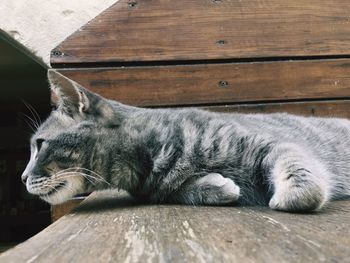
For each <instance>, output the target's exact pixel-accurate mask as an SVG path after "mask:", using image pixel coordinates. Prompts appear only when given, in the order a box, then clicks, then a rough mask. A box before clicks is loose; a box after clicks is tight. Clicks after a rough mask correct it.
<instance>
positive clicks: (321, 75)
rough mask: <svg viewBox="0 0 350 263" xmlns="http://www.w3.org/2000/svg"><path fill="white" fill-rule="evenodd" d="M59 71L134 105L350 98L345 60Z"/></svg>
mask: <svg viewBox="0 0 350 263" xmlns="http://www.w3.org/2000/svg"><path fill="white" fill-rule="evenodd" d="M59 72H61V73H62V74H64V75H66V76H67V77H69V78H71V79H73V80H75V81H77V82H78V83H80V84H82V85H83V86H85V87H86V88H88V89H91V90H92V91H94V92H97V93H99V94H101V95H102V96H105V97H109V98H112V99H115V100H118V101H120V102H123V103H126V104H130V105H138V106H163V105H201V104H212V103H215V104H217V103H221V104H223V103H232V102H235V103H237V102H240V103H242V102H256V101H275V100H279V101H288V100H303V99H320V98H322V99H323V98H347V97H350V59H339V60H317V61H294V62H259V63H237V64H236V63H229V64H205V65H183V66H161V67H130V68H102V69H100V68H88V69H61V70H59Z"/></svg>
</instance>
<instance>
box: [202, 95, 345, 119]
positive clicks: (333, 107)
mask: <svg viewBox="0 0 350 263" xmlns="http://www.w3.org/2000/svg"><path fill="white" fill-rule="evenodd" d="M204 109H206V110H209V111H215V112H239V113H276V112H287V113H291V114H296V115H303V116H314V117H336V118H347V119H350V100H339V101H313V102H289V103H265V104H240V105H224V106H210V107H205V108H204Z"/></svg>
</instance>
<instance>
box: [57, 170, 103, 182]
mask: <svg viewBox="0 0 350 263" xmlns="http://www.w3.org/2000/svg"><path fill="white" fill-rule="evenodd" d="M70 169H77V170H84V171H88V172H90V173H92V174H94V175H96V176H97V177H99V178H100V179H102V180H104V178H103V176H101V175H100V174H98V173H96V172H95V171H92V170H90V169H87V168H83V167H70V168H67V169H64V170H62V171H66V170H70Z"/></svg>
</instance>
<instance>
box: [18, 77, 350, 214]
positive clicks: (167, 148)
mask: <svg viewBox="0 0 350 263" xmlns="http://www.w3.org/2000/svg"><path fill="white" fill-rule="evenodd" d="M49 80H50V82H51V90H52V94H53V96H52V100H53V102H54V104H56V106H57V109H56V110H54V111H52V113H51V115H50V116H49V118H48V119H47V120H46V121H45V122H44V123H43V124H42V125H41V126H40V127H39V129H38V130H37V132H36V133H35V134H34V135H33V137H32V139H31V151H32V154H31V160H30V162H29V164H28V166H27V168H26V170H25V171H24V173H23V175H22V179H23V181H24V182H25V183H26V186H27V189H28V191H29V192H30V193H32V194H35V195H39V196H40V197H41V198H42V199H44V200H46V201H47V202H49V203H52V204H57V203H61V202H64V201H66V200H67V199H69V198H70V197H72V196H74V195H76V194H79V193H82V192H86V191H92V190H96V189H97V190H98V189H105V188H120V189H124V190H127V191H129V192H130V193H131V194H132V195H134V196H135V197H138V198H142V199H143V200H149V201H151V202H156V203H160V202H175V203H182V204H193V205H202V204H203V205H207V204H208V205H221V204H231V203H232V204H234V203H236V204H243V205H255V204H259V205H269V206H270V207H271V208H273V209H278V210H285V211H307V210H315V209H319V208H321V207H322V206H323V205H324V204H325V203H326V202H328V201H330V200H333V199H337V198H343V197H345V196H348V195H350V172H349V171H350V122H349V121H348V120H345V119H336V118H333V119H326V118H311V117H310V118H306V117H298V116H294V115H288V114H234V113H232V114H231V113H230V114H225V113H211V112H206V111H202V110H198V109H142V108H136V107H130V106H126V105H123V104H121V103H118V102H116V101H112V100H107V99H104V98H102V97H100V96H99V95H97V94H94V93H91V92H89V91H87V90H85V89H84V88H83V87H81V86H80V85H79V84H77V83H75V82H73V81H70V80H68V79H66V78H65V77H63V76H62V75H60V74H58V73H56V72H55V71H52V70H50V71H49Z"/></svg>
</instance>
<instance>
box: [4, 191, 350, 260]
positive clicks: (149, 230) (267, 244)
mask: <svg viewBox="0 0 350 263" xmlns="http://www.w3.org/2000/svg"><path fill="white" fill-rule="evenodd" d="M349 215H350V202H349V201H338V202H333V203H331V204H330V205H329V206H328V207H327V208H326V209H324V210H323V211H321V212H319V213H311V214H288V213H283V212H276V211H272V210H269V209H268V208H262V207H192V206H179V205H170V206H168V205H140V204H137V203H135V202H134V201H133V200H132V199H129V198H128V197H127V196H120V195H118V194H117V193H116V192H114V191H107V192H101V193H95V194H94V195H93V196H90V197H89V198H88V200H87V201H85V202H84V203H83V205H81V206H80V207H79V208H78V209H77V210H76V211H75V212H74V213H73V214H70V215H67V216H64V217H63V218H61V219H59V220H58V221H57V222H56V223H54V224H52V225H51V226H49V227H48V228H46V229H45V230H44V231H42V232H41V233H40V234H38V235H36V236H35V237H33V238H31V239H30V240H28V241H26V242H25V243H23V244H21V245H19V246H17V247H15V248H14V249H12V250H9V251H7V252H5V253H4V254H2V255H1V256H0V261H1V262H269V263H270V262H350V249H349V247H350V216H349ZM58 244H59V245H58Z"/></svg>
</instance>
